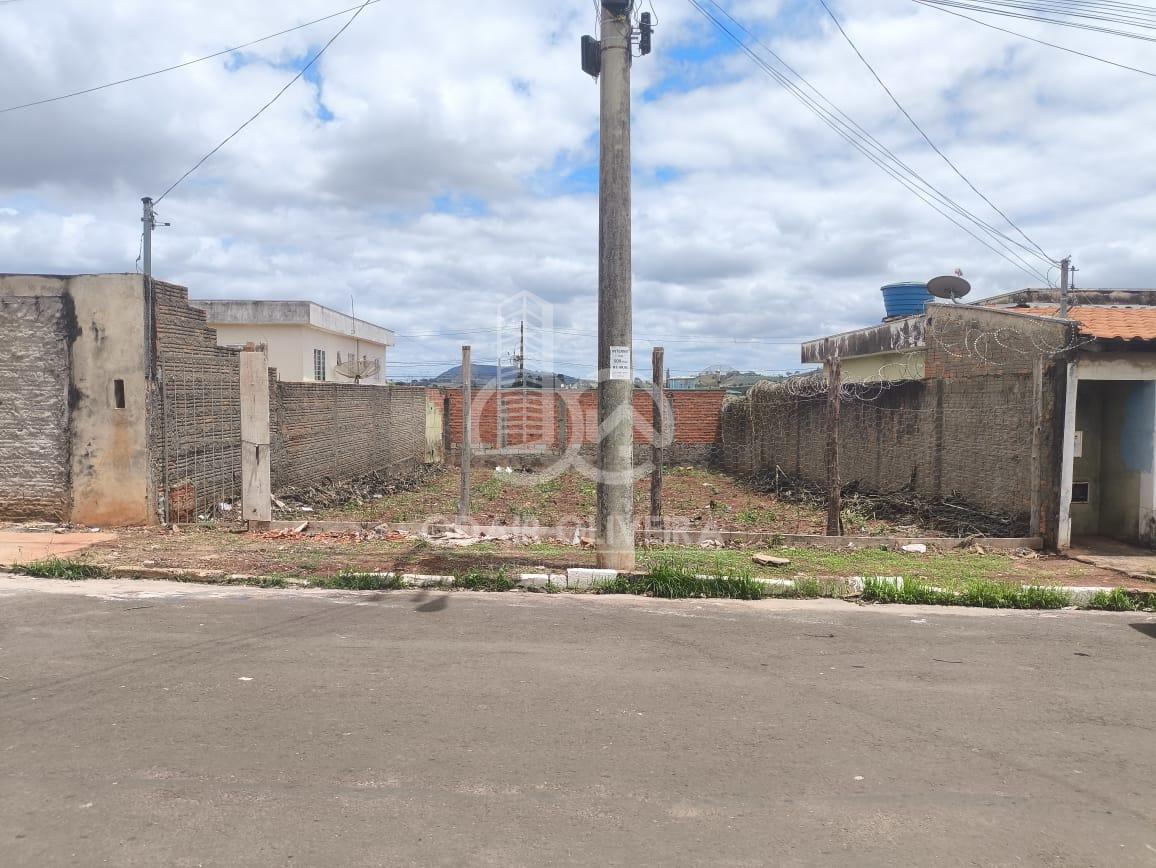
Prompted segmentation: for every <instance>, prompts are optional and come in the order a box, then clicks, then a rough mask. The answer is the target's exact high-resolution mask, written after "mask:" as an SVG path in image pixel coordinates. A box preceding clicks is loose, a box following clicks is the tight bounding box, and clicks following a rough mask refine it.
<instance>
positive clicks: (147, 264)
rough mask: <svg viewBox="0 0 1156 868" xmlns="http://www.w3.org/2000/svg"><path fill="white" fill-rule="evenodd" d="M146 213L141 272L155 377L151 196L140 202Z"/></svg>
mask: <svg viewBox="0 0 1156 868" xmlns="http://www.w3.org/2000/svg"><path fill="white" fill-rule="evenodd" d="M140 201H141V205H142V206H144V207H143V211H144V213H143V214H142V215H141V218H140V220H141V224H142V225H143V226H144V229H143V230H142V232H141V242H140V248H141V271H142V272H143V274H144V317H145V318H144V323H145V358H146V359H147V360H148V369H149V372H148V376H149V377H150V378H152V377H153V376H154V375H155V371H154V370H153V367H154V362H155V359H154V353H155V352H156V342H155V340H154V335H153V331H154V329H153V318H154V317H155V316H156V305H155V304H154V302H153V230H154V229H156V228H157V215H156V212H155V211H154V210H153V200H152V197H151V196H145V197H144V198H143V199H141V200H140Z"/></svg>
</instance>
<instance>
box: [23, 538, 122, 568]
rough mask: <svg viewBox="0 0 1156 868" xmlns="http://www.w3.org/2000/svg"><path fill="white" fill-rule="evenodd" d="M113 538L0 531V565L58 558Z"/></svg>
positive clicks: (113, 541) (115, 539)
mask: <svg viewBox="0 0 1156 868" xmlns="http://www.w3.org/2000/svg"><path fill="white" fill-rule="evenodd" d="M117 539H118V537H117V535H116V534H114V533H91V532H87V531H85V532H79V533H52V532H45V531H21V530H0V566H6V567H10V566H12V565H13V564H28V563H32V562H33V561H40V560H44V559H45V558H62V557H65V556H67V555H74V554H76V553H77V552H82V551H84V550H85V549H89V548H92V547H93V546H94V545H98V544H100V543H115V542H116V541H117Z"/></svg>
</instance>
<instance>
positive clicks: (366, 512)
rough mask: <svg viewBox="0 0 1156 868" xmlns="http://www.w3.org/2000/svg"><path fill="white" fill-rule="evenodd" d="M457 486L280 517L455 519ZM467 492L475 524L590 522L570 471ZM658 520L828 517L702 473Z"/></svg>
mask: <svg viewBox="0 0 1156 868" xmlns="http://www.w3.org/2000/svg"><path fill="white" fill-rule="evenodd" d="M459 485H460V482H459V476H458V474H457V472H456V471H455V470H443V471H441V472H439V473H435V474H433V475H431V476H428V477H426V478H425V479H424V480H423V484H422V485H421V487H419V488H417V489H415V490H413V491H400V492H391V493H390V494H388V495H385V496H375V495H373V494H363V495H362V496H360V497H358V498H356V499H354V500H353V501H352V502H350V503H348V504H344V505H342V506H338V507H326V506H317V505H313V506H314V511H313V512H311V513H305V514H301V513H294V512H293V510H288V511H285V512H282V513H280V514H279V515H280V517H282V518H291V517H292V516H293V515H294V514H301V515H302V517H303V518H307V517H315V518H332V519H351V520H357V521H380V522H410V521H425V520H426V519H428V518H430V517H434V516H453V515H456V514H457V511H458V487H459ZM470 490H471V494H470V506H471V512H472V514H473V517H474V519H475V521H477V522H478V523H479V524H505V525H513V524H519V523H535V522H536V523H537V524H540V525H543V526H555V525H558V524H561V523H565V522H582V523H586V524H587V525H589V524H591V523H592V522H593V516H594V510H595V502H596V496H597V493H596V490H595V486H594V482H593V481H592V480H590V479H587V478H586V477H585V476H583V475H582V474H580V473H578V472H577V471H573V470H570V471H567V472H566V473H563V474H562V475H560V476H558V477H557V478H555V479H543V478H541V477H538V476H536V475H533V474H528V473H519V472H515V473H512V474H505V473H500V474H496V473H494V472H493V471H492V470H482V469H480V468H479V469H475V470H474V472H473V475H472V478H471V488H470ZM634 501H635V514H636V515H640V516H641V515H646V514H647V513H648V512H649V509H650V480H649V478H646V479H640V480H639V481H638V483H637V484H636V485H635V494H634ZM307 505H308V504H307ZM663 513H664V515H665V516H667V517H669V518H672V519H680V520H683V521H685V522H686V523H688V524H689V526H690V527H691V528H701V527H716V528H719V529H721V530H740V531H763V532H770V533H785V534H787V533H789V534H812V533H823V532H824V530H825V529H826V526H827V517H826V513H825V512H824V511H823V510H821V509H816V508H814V507H809V506H799V505H797V504H793V503H788V502H785V501H782V500H780V499H778V498H777V497H775V496H774V495H771V494H764V493H760V492H757V491H753V490H752V489H750V488H748V487H747V486H745V485H743V484H742V483H741V482H740V481H739V480H737V479H735V478H734V477H732V476H729V475H727V474H725V473H721V472H718V471H714V470H709V469H706V468H702V467H687V466H679V467H670V468H667V471H666V476H665V478H664V482H663ZM844 521H845V524H846V526H847V533H849V534H864V535H883V534H907V535H919V536H923V535H926V534H925V533H924V532H923V531H918V529H916V528H913V527H906V528H901V527H897V526H896V525H893V524H888V523H887V522H883V521H877V520H875V519H874V518H872V517H871V516H862V515H857V514H855V513H853V512H851V511H848V512H847V513H846V514H845V515H844Z"/></svg>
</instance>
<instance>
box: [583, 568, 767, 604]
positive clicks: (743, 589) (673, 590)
mask: <svg viewBox="0 0 1156 868" xmlns="http://www.w3.org/2000/svg"><path fill="white" fill-rule="evenodd" d="M594 590H595V592H596V593H599V594H636V595H638V596H645V597H661V598H663V599H668V600H680V599H689V598H700V599H720V600H761V599H762V598H763V597H765V596H766V589H765V587H764V586H763V583H762V582H760V581H759V580H758V579H756V578H754V576H752V575H750V574H749V573H739V574H737V575H731V576H704V575H698V574H696V573H695V571H694V570H693V569H692V568H689V567H686V566H682V565H679V564H675V563H673V562H665V563H661V564H658V565H656V566H655V567H653V568H651V570H650V572H648V573H647V574H646V575H644V576H619V577H617V578H615V579H611V580H610V581H607V582H603V583H602V584H600V585H598V586H597V587H596V588H595V589H594Z"/></svg>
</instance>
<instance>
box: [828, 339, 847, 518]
mask: <svg viewBox="0 0 1156 868" xmlns="http://www.w3.org/2000/svg"><path fill="white" fill-rule="evenodd" d="M840 375H841V371H840V366H839V359H838V357H836V358H833V359H831V361H829V362H828V363H827V487H828V494H827V536H842V535H843V484H842V482H841V481H840V479H839V407H840V404H841V403H842V402H841V401H840V400H839V388H840V385H841V376H840Z"/></svg>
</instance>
